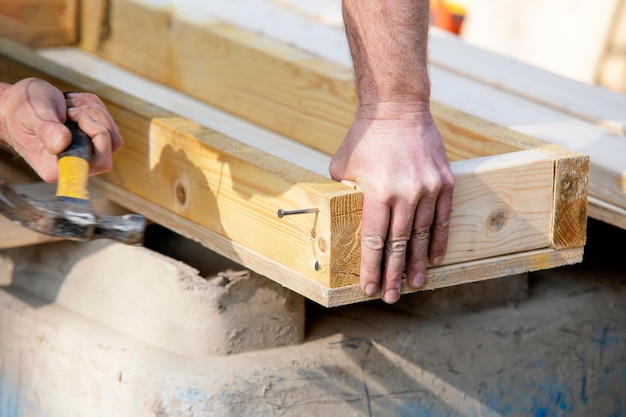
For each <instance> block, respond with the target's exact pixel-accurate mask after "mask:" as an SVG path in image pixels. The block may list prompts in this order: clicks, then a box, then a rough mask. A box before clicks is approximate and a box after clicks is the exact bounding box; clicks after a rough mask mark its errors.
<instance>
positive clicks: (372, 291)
mask: <svg viewBox="0 0 626 417" xmlns="http://www.w3.org/2000/svg"><path fill="white" fill-rule="evenodd" d="M377 292H378V285H377V284H375V283H373V282H370V283H369V284H367V285H366V286H365V294H366V295H367V296H368V297H373V296H374V295H376V293H377Z"/></svg>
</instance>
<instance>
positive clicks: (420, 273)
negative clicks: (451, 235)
mask: <svg viewBox="0 0 626 417" xmlns="http://www.w3.org/2000/svg"><path fill="white" fill-rule="evenodd" d="M434 211H435V201H434V200H433V198H422V199H420V200H419V202H418V203H417V209H416V211H415V219H414V222H413V231H412V232H411V240H410V241H409V250H408V258H407V281H408V283H409V285H411V287H413V288H420V287H421V286H422V285H424V283H425V282H426V266H427V262H428V247H429V243H430V228H431V224H432V222H433V217H434Z"/></svg>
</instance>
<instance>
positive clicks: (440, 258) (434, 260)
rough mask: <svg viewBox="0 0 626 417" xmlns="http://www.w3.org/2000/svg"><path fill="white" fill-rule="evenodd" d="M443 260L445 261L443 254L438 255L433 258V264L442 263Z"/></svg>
mask: <svg viewBox="0 0 626 417" xmlns="http://www.w3.org/2000/svg"><path fill="white" fill-rule="evenodd" d="M441 261H443V256H437V257H436V258H435V259H433V265H435V266H437V265H441Z"/></svg>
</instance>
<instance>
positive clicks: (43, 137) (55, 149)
mask: <svg viewBox="0 0 626 417" xmlns="http://www.w3.org/2000/svg"><path fill="white" fill-rule="evenodd" d="M35 135H36V136H37V138H38V139H39V140H40V141H41V142H42V143H43V145H44V147H45V148H46V150H47V151H48V152H50V153H51V154H53V155H58V154H60V153H61V152H63V151H64V150H65V149H67V147H68V146H70V143H71V141H72V134H71V133H70V130H69V129H68V128H67V127H65V125H64V124H63V123H61V122H60V121H51V120H40V121H39V123H38V124H37V127H36V129H35Z"/></svg>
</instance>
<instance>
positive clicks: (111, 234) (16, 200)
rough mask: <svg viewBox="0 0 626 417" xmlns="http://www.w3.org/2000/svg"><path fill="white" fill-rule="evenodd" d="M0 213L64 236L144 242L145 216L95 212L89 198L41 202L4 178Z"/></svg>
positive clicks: (18, 221) (0, 181)
mask: <svg viewBox="0 0 626 417" xmlns="http://www.w3.org/2000/svg"><path fill="white" fill-rule="evenodd" d="M0 214H2V215H4V216H6V217H8V218H9V219H10V220H11V221H13V222H15V223H18V224H20V225H22V226H24V227H27V228H29V229H31V230H34V231H36V232H39V233H43V234H45V235H49V236H55V237H59V238H63V239H70V240H77V241H81V242H86V241H90V240H95V239H105V238H106V239H113V240H116V241H119V242H122V243H127V244H136V243H141V242H143V239H144V232H145V228H146V221H145V219H144V217H143V216H139V215H136V214H128V215H125V216H107V215H101V214H99V213H97V212H95V211H94V210H93V209H92V208H91V204H90V203H89V201H88V200H82V199H77V198H69V197H57V198H56V199H54V200H51V201H39V200H36V199H33V198H31V197H28V196H26V195H24V194H21V193H19V192H17V191H15V190H13V189H12V188H11V187H10V186H8V185H7V183H6V182H5V181H4V180H2V179H0Z"/></svg>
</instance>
